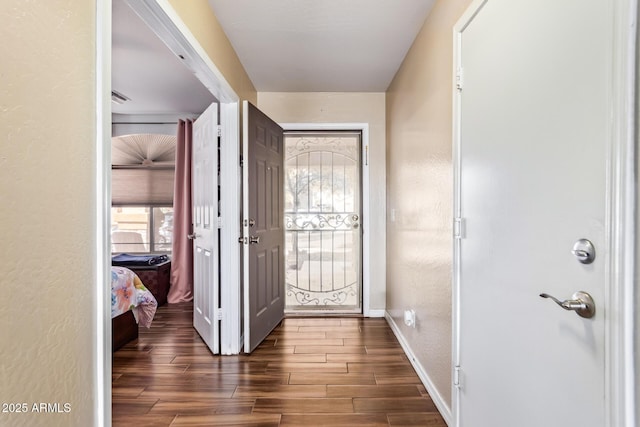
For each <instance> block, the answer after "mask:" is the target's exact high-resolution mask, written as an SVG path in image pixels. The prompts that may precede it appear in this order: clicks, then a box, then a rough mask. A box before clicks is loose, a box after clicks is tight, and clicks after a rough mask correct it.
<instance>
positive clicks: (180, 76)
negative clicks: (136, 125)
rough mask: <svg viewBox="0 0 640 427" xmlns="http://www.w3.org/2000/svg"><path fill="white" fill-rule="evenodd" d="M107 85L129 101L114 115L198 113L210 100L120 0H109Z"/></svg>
mask: <svg viewBox="0 0 640 427" xmlns="http://www.w3.org/2000/svg"><path fill="white" fill-rule="evenodd" d="M112 22H113V24H112V30H111V31H112V37H111V86H112V89H113V90H116V91H118V92H120V93H121V94H123V95H125V96H127V97H128V98H130V99H131V101H128V102H126V103H124V104H122V105H119V104H115V103H113V102H112V103H111V108H112V112H114V113H117V114H175V113H179V114H180V113H182V114H189V113H190V114H193V113H202V112H203V111H204V110H205V109H206V107H207V106H208V105H209V104H211V103H212V102H213V100H214V98H213V96H212V95H211V92H209V90H207V88H205V87H204V86H203V85H202V84H201V83H200V81H199V80H198V79H197V78H196V77H195V76H194V75H193V73H192V72H191V71H189V70H188V69H187V67H185V66H184V64H183V63H182V62H181V60H180V59H178V58H177V57H176V56H175V55H174V54H173V53H172V52H171V51H170V50H169V48H168V47H166V46H165V44H164V43H163V42H161V41H160V39H158V37H157V36H156V35H155V34H154V33H153V32H152V31H151V30H150V29H149V27H147V25H146V24H145V23H144V22H142V20H140V18H139V17H138V16H137V15H136V14H135V13H134V12H133V10H132V9H131V8H130V7H129V6H128V5H127V4H126V2H125V1H124V0H113V18H112Z"/></svg>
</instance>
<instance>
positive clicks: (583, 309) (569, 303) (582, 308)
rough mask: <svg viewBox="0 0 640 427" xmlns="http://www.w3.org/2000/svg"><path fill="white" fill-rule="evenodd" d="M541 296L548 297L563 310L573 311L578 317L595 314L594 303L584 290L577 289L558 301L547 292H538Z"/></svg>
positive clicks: (589, 316) (590, 316) (587, 316)
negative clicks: (569, 296)
mask: <svg viewBox="0 0 640 427" xmlns="http://www.w3.org/2000/svg"><path fill="white" fill-rule="evenodd" d="M540 296H541V297H542V298H549V299H551V300H552V301H553V302H555V303H556V304H558V305H559V306H560V307H562V308H564V309H565V310H569V311H575V312H576V314H577V315H578V316H580V317H584V318H586V319H590V318H592V317H593V316H594V315H595V314H596V304H595V302H594V301H593V298H591V295H589V294H588V293H586V292H585V291H578V292H576V293H575V294H573V295H572V296H571V299H567V300H564V301H560V300H559V299H558V298H556V297H554V296H551V295H549V294H540Z"/></svg>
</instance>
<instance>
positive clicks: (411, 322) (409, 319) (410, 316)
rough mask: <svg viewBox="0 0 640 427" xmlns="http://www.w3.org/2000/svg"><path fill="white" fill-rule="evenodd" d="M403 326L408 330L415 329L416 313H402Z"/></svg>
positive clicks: (411, 311)
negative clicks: (408, 328)
mask: <svg viewBox="0 0 640 427" xmlns="http://www.w3.org/2000/svg"><path fill="white" fill-rule="evenodd" d="M404 324H405V325H407V326H408V327H410V328H415V327H416V312H415V311H413V310H405V311H404Z"/></svg>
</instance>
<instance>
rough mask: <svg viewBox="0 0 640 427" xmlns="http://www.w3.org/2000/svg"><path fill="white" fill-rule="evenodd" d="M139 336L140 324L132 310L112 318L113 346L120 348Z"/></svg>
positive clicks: (114, 348) (114, 349) (115, 348)
mask: <svg viewBox="0 0 640 427" xmlns="http://www.w3.org/2000/svg"><path fill="white" fill-rule="evenodd" d="M137 338H138V324H137V323H136V319H135V317H133V312H132V311H131V310H129V311H126V312H124V313H122V314H121V315H119V316H117V317H114V318H113V319H111V348H112V349H113V350H112V351H116V350H118V349H119V348H120V347H122V346H123V345H125V344H126V343H128V342H129V341H132V340H135V339H137Z"/></svg>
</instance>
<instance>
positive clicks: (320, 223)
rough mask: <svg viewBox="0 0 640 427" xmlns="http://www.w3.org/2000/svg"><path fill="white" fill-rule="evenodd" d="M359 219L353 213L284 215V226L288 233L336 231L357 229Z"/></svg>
mask: <svg viewBox="0 0 640 427" xmlns="http://www.w3.org/2000/svg"><path fill="white" fill-rule="evenodd" d="M359 219H360V217H359V216H358V215H357V214H355V213H349V212H342V213H285V215H284V226H285V228H286V229H287V230H288V231H313V230H318V231H324V230H328V231H338V230H351V229H353V228H357V227H358V225H357V224H358V223H359V222H358V221H359Z"/></svg>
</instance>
